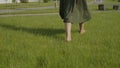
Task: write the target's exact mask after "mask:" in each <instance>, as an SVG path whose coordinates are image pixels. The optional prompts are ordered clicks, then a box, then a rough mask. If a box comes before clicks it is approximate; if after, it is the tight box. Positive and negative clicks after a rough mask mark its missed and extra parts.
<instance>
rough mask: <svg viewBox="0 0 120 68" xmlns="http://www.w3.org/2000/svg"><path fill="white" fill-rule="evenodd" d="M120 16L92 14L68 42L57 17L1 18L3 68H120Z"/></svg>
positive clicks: (0, 65) (117, 13)
mask: <svg viewBox="0 0 120 68" xmlns="http://www.w3.org/2000/svg"><path fill="white" fill-rule="evenodd" d="M119 17H120V12H117V11H110V12H96V13H92V19H91V20H90V21H89V22H86V30H87V32H86V33H85V34H84V35H80V34H79V32H78V31H79V29H78V25H76V24H73V26H72V38H73V40H72V42H70V43H67V42H65V40H64V39H65V31H64V24H63V23H62V20H61V19H60V17H59V16H58V15H46V16H14V17H0V68H120V59H119V57H120V31H119V29H120V19H119Z"/></svg>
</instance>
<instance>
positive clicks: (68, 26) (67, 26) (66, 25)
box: [65, 22, 71, 42]
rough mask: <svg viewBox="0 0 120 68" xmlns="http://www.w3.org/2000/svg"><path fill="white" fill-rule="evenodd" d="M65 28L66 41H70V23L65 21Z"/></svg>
mask: <svg viewBox="0 0 120 68" xmlns="http://www.w3.org/2000/svg"><path fill="white" fill-rule="evenodd" d="M65 30H66V41H67V42H69V41H71V23H70V22H68V23H65Z"/></svg>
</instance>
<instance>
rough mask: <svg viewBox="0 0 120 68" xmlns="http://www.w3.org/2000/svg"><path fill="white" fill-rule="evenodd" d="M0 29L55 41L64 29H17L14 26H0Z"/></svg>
mask: <svg viewBox="0 0 120 68" xmlns="http://www.w3.org/2000/svg"><path fill="white" fill-rule="evenodd" d="M0 27H3V28H7V29H10V30H14V31H23V32H27V33H31V34H34V35H42V36H48V37H51V38H55V39H61V37H60V36H57V35H58V34H62V33H64V32H65V31H64V29H53V28H26V27H17V26H15V25H8V24H0Z"/></svg>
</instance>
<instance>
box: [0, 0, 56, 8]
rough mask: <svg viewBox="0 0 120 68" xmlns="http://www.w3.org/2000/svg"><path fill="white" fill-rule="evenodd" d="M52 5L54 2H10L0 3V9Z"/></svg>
mask: <svg viewBox="0 0 120 68" xmlns="http://www.w3.org/2000/svg"><path fill="white" fill-rule="evenodd" d="M44 6H54V2H51V1H50V2H48V3H41V2H38V3H37V2H36V3H34V2H32V3H12V4H0V9H17V8H33V7H44Z"/></svg>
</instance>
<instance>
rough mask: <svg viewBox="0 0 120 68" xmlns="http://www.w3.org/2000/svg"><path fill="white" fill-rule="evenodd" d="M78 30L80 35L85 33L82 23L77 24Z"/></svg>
mask: <svg viewBox="0 0 120 68" xmlns="http://www.w3.org/2000/svg"><path fill="white" fill-rule="evenodd" d="M79 28H80V34H83V33H85V29H84V23H83V22H82V23H80V24H79Z"/></svg>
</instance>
